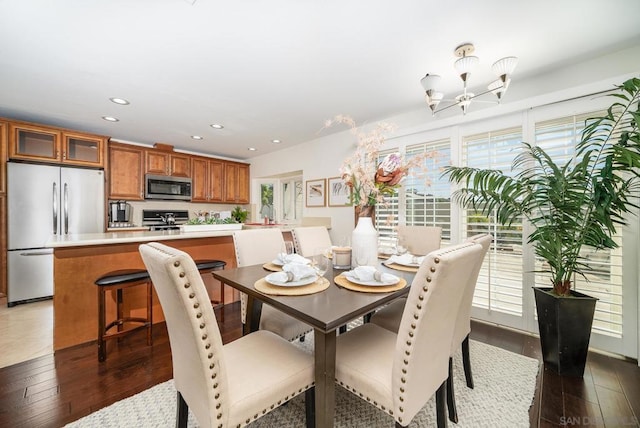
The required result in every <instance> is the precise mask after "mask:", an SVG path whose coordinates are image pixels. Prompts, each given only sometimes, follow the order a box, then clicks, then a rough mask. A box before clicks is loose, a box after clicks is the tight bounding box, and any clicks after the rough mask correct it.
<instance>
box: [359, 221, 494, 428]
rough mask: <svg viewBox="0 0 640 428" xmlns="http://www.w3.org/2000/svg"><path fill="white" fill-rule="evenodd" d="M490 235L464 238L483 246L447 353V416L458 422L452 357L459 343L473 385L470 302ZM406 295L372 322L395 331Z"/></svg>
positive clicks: (470, 384)
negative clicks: (470, 351)
mask: <svg viewBox="0 0 640 428" xmlns="http://www.w3.org/2000/svg"><path fill="white" fill-rule="evenodd" d="M492 241H493V236H492V235H491V234H489V233H483V234H479V235H474V236H471V237H469V238H467V239H466V240H465V242H467V243H469V242H472V243H477V244H479V245H480V246H481V247H482V257H481V260H480V263H479V264H478V265H477V266H476V267H475V270H474V271H473V272H472V274H471V275H470V276H469V278H468V281H469V283H468V284H467V286H466V288H465V292H464V295H463V297H462V301H461V302H460V309H459V311H458V316H457V317H456V324H455V329H454V333H453V340H452V341H451V355H450V357H449V378H448V380H447V407H448V408H449V419H450V420H451V421H452V422H458V412H457V410H456V404H455V395H454V389H453V359H452V358H451V357H452V356H453V355H454V354H455V353H456V351H457V350H458V349H459V347H460V346H461V347H462V364H463V367H464V375H465V379H466V382H467V386H468V387H469V388H473V376H472V374H471V357H470V355H469V333H470V332H471V306H472V303H473V294H474V292H475V289H476V283H477V282H478V275H479V273H480V269H481V268H482V262H483V261H484V258H485V256H486V254H487V252H488V251H489V247H490V246H491V242H492ZM405 302H406V299H398V300H396V301H395V302H393V303H391V304H389V305H387V306H385V307H384V308H382V309H381V310H379V311H378V312H376V313H375V314H374V315H373V316H372V317H371V322H372V323H374V324H377V325H379V326H381V327H384V328H386V329H387V330H389V331H393V332H397V331H398V328H399V327H400V321H401V319H402V313H403V311H404V306H405Z"/></svg>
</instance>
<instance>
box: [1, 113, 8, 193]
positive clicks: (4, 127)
mask: <svg viewBox="0 0 640 428" xmlns="http://www.w3.org/2000/svg"><path fill="white" fill-rule="evenodd" d="M8 127H9V125H8V124H7V123H6V122H0V195H6V194H7V150H8V149H7V145H8V143H7V128H8Z"/></svg>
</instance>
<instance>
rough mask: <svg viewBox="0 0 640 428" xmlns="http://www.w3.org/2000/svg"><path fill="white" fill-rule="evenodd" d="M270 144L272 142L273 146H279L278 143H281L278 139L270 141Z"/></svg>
mask: <svg viewBox="0 0 640 428" xmlns="http://www.w3.org/2000/svg"><path fill="white" fill-rule="evenodd" d="M271 142H272V143H273V144H280V143H282V141H280V140H278V139H275V140H271Z"/></svg>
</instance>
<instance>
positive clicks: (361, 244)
mask: <svg viewBox="0 0 640 428" xmlns="http://www.w3.org/2000/svg"><path fill="white" fill-rule="evenodd" d="M351 248H352V253H353V254H352V257H351V266H352V267H356V266H364V265H366V266H376V265H377V263H378V231H377V230H376V228H375V227H373V221H372V219H371V217H359V218H358V224H357V225H356V228H355V229H353V232H352V233H351Z"/></svg>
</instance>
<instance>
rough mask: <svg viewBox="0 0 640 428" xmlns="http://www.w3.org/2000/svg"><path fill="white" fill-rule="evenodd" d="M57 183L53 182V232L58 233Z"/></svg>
mask: <svg viewBox="0 0 640 428" xmlns="http://www.w3.org/2000/svg"><path fill="white" fill-rule="evenodd" d="M56 187H58V185H57V183H53V234H54V235H57V234H58V198H57V193H58V192H57V189H56Z"/></svg>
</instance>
